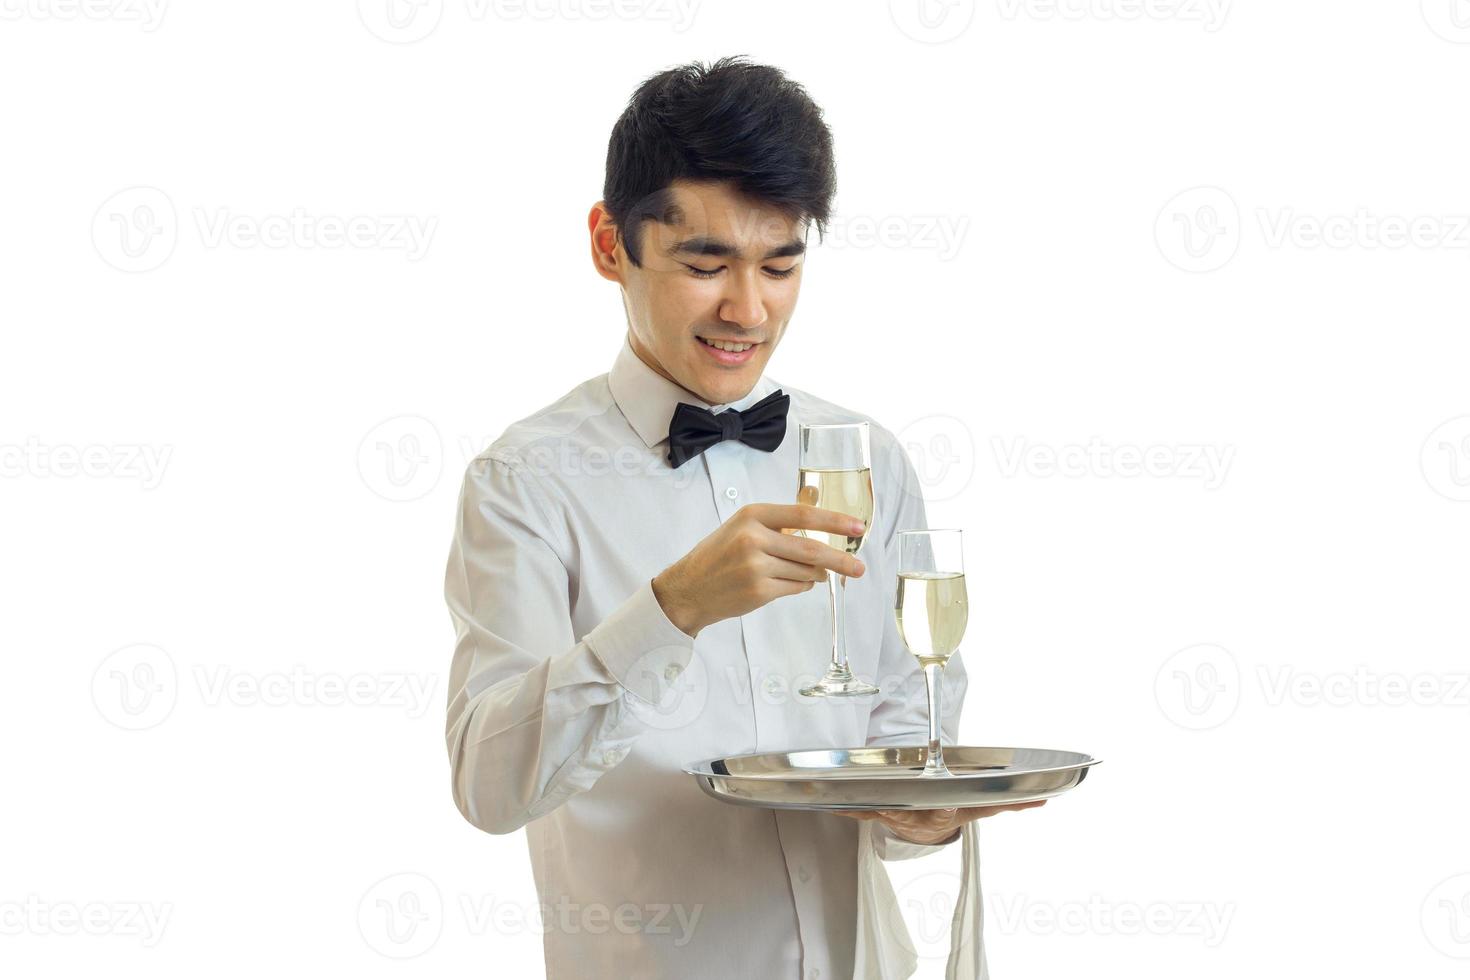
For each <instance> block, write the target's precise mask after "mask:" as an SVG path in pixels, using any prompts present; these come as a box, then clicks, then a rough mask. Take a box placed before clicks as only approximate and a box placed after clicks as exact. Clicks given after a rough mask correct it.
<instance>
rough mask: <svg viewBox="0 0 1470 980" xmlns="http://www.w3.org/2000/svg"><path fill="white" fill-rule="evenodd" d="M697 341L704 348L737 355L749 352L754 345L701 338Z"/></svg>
mask: <svg viewBox="0 0 1470 980" xmlns="http://www.w3.org/2000/svg"><path fill="white" fill-rule="evenodd" d="M697 339H698V340H699V342H700V343H702V344H704V345H705V346H706V347H713V348H715V349H716V350H723V351H729V352H730V353H732V354H738V353H740V352H741V351H746V350H750V349H751V348H752V347H754V346H755V344H745V343H737V342H735V341H733V340H705V339H704V338H703V337H699V338H697Z"/></svg>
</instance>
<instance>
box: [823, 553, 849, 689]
mask: <svg viewBox="0 0 1470 980" xmlns="http://www.w3.org/2000/svg"><path fill="white" fill-rule="evenodd" d="M827 591H828V592H829V593H831V596H832V669H831V670H830V671H828V673H831V674H846V673H847V629H846V623H845V622H844V621H843V615H844V611H845V607H846V606H847V576H846V575H838V574H837V573H836V572H833V571H829V572H827Z"/></svg>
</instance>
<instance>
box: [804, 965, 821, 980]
mask: <svg viewBox="0 0 1470 980" xmlns="http://www.w3.org/2000/svg"><path fill="white" fill-rule="evenodd" d="M806 975H807V976H809V977H811V978H812V980H817V977H819V976H821V975H822V970H821V968H820V967H815V966H814V967H812V968H811V969H810V970H808V971H806Z"/></svg>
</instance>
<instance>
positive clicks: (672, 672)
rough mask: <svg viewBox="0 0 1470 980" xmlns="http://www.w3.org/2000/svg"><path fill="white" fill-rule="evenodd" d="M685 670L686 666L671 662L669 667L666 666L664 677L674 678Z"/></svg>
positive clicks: (666, 678) (667, 678)
mask: <svg viewBox="0 0 1470 980" xmlns="http://www.w3.org/2000/svg"><path fill="white" fill-rule="evenodd" d="M683 672H684V668H683V667H680V666H679V665H678V664H669V665H668V666H667V667H665V668H664V679H665V680H673V679H674V678H675V677H678V676H679V675H680V674H682V673H683Z"/></svg>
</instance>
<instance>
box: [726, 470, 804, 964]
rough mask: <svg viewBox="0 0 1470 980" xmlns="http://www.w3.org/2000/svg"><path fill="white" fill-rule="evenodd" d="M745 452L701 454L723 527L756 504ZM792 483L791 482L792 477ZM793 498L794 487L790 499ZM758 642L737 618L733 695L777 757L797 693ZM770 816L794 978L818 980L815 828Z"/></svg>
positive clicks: (789, 735)
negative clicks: (793, 934)
mask: <svg viewBox="0 0 1470 980" xmlns="http://www.w3.org/2000/svg"><path fill="white" fill-rule="evenodd" d="M749 452H750V450H749V449H748V448H747V447H745V446H743V445H741V444H739V443H736V442H722V443H719V444H717V445H715V446H712V447H711V448H710V449H708V450H706V452H705V453H704V460H705V465H706V467H707V471H708V473H709V478H710V490H711V492H712V493H713V494H714V501H715V511H716V513H718V514H719V517H720V523H722V524H723V523H724V522H725V521H728V520H729V519H730V518H731V517H733V516H734V515H735V512H736V511H738V510H739V509H740V508H741V507H743V506H745V505H746V504H747V503H751V502H754V500H755V498H754V496H753V494H754V493H755V488H754V486H753V484H752V480H751V474H750V470H749V468H748V467H747V465H746V463H747V458H748V457H747V455H746V454H748V453H749ZM757 462H758V463H759V462H761V461H760V460H758V461H757ZM792 478H793V480H794V479H795V474H794V473H793V475H792ZM794 493H795V490H794V488H793V495H794ZM752 639H754V640H755V641H756V644H755V646H756V648H757V649H756V650H755V651H754V655H753V651H752V645H751V640H752ZM759 641H760V635H759V630H756V631H755V632H754V634H752V629H751V626H750V624H749V623H747V622H746V617H744V616H742V617H740V644H741V650H742V652H743V654H744V655H745V664H746V683H747V687H746V690H745V691H744V692H732V693H737V694H738V696H740V697H747V698H749V700H748V702H747V703H748V704H750V706H751V715H752V718H751V724H752V726H753V731H754V737H755V751H756V752H777V751H782V750H785V749H789V748H791V747H792V745H793V738H794V737H795V735H796V732H795V731H794V730H793V729H792V713H791V706H790V705H789V704H788V703H786V699H788V698H794V697H795V692H794V691H786V690H783V689H781V688H780V685H783V684H784V683H785V681H784V680H783V679H781V678H780V677H779V676H778V674H777V673H773V672H772V671H771V670H770V667H771V666H772V665H771V664H769V663H763V662H762V659H761V656H760V653H759V649H758V648H759ZM761 683H770V684H775V685H777V688H775V689H767V690H766V691H765V692H764V693H765V696H762V693H761V692H760V691H759V690H758V687H757V685H758V684H761ZM772 816H773V818H774V819H775V821H776V826H777V834H778V837H779V839H780V843H781V852H782V857H783V858H784V860H785V862H786V873H787V876H788V878H789V879H790V882H791V894H792V900H793V903H794V904H795V906H796V926H797V932H798V934H799V935H800V937H801V948H802V963H801V969H800V972H799V973H798V974H797V975H798V976H799V977H801V978H802V980H821V978H823V977H829V976H830V973H831V971H830V969H828V966H829V963H828V961H827V960H826V959H825V958H824V956H823V954H822V952H820V951H821V950H823V948H824V946H823V940H822V938H821V937H820V935H819V934H818V930H817V925H818V923H819V922H820V917H821V915H822V911H823V910H822V897H821V894H820V888H819V882H817V881H816V880H815V874H816V869H815V861H816V855H817V853H818V847H817V846H816V844H817V842H816V841H814V840H812V839H811V835H812V833H813V832H814V830H815V828H814V826H813V825H812V822H811V821H799V820H795V821H794V820H790V819H785V820H783V819H782V817H784V816H787V815H786V814H783V813H782V812H781V811H777V810H773V811H772Z"/></svg>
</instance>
